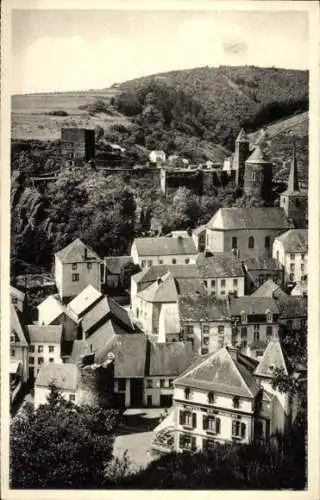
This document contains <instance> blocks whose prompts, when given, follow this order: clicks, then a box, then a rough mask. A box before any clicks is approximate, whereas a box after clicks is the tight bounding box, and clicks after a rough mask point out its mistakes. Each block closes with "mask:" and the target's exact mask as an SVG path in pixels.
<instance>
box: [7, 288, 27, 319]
mask: <svg viewBox="0 0 320 500" xmlns="http://www.w3.org/2000/svg"><path fill="white" fill-rule="evenodd" d="M10 298H11V304H14V306H15V307H16V309H17V310H18V311H20V313H21V314H22V315H23V316H24V315H25V313H26V308H27V298H26V294H25V293H23V292H21V290H18V288H16V287H14V286H12V285H11V286H10Z"/></svg>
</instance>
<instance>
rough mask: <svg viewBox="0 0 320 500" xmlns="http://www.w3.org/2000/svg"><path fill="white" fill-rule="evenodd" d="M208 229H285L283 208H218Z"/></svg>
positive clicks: (287, 224)
mask: <svg viewBox="0 0 320 500" xmlns="http://www.w3.org/2000/svg"><path fill="white" fill-rule="evenodd" d="M206 227H207V228H209V229H221V230H230V229H284V230H285V229H287V228H288V227H289V222H288V219H287V217H286V214H285V212H284V210H283V208H278V207H258V208H256V207H252V208H235V207H234V208H220V209H219V210H218V211H217V212H216V213H215V214H214V216H213V217H212V219H210V221H209V222H208V224H207V226H206Z"/></svg>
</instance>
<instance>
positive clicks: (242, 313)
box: [240, 311, 248, 323]
mask: <svg viewBox="0 0 320 500" xmlns="http://www.w3.org/2000/svg"><path fill="white" fill-rule="evenodd" d="M240 316H241V323H248V321H247V315H246V313H245V312H244V311H241V314H240Z"/></svg>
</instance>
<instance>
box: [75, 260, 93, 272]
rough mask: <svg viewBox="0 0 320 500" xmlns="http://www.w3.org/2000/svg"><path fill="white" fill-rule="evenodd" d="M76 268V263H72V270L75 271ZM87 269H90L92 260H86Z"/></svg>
mask: <svg viewBox="0 0 320 500" xmlns="http://www.w3.org/2000/svg"><path fill="white" fill-rule="evenodd" d="M77 269H78V264H76V263H74V264H72V270H73V271H76V270H77ZM87 269H92V262H87Z"/></svg>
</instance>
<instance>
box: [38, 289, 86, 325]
mask: <svg viewBox="0 0 320 500" xmlns="http://www.w3.org/2000/svg"><path fill="white" fill-rule="evenodd" d="M37 309H38V315H39V316H40V314H41V316H42V321H43V324H44V325H50V324H51V323H52V322H53V321H55V320H56V319H57V318H58V317H59V316H60V315H61V314H65V315H66V316H68V317H69V318H70V319H72V321H74V322H75V323H77V322H78V317H77V315H76V314H75V313H74V312H73V311H72V310H71V309H68V308H67V307H65V306H64V305H63V304H61V302H60V301H59V299H58V298H57V297H56V296H55V295H49V296H48V297H47V298H46V299H44V300H43V301H42V302H41V303H40V304H39V305H38V306H37Z"/></svg>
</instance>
